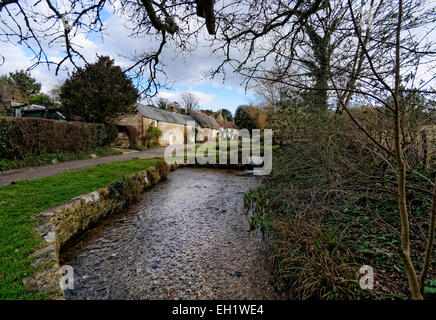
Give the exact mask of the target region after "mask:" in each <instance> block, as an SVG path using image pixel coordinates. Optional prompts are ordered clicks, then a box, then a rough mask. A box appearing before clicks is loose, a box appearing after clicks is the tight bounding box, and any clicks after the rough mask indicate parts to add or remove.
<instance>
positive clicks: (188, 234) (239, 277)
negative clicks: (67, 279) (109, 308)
mask: <svg viewBox="0 0 436 320" xmlns="http://www.w3.org/2000/svg"><path fill="white" fill-rule="evenodd" d="M261 181H262V178H260V177H257V176H253V175H248V174H245V173H244V172H241V171H234V170H216V169H198V168H183V169H178V170H176V171H174V172H170V174H169V176H168V179H167V180H166V181H164V182H162V183H160V184H158V185H157V186H155V187H153V188H152V189H151V190H149V191H147V192H145V193H144V194H143V196H142V198H141V200H140V201H139V202H138V203H135V204H133V205H131V206H129V207H128V208H127V209H126V210H125V211H124V212H122V213H119V214H115V215H112V216H111V217H110V218H108V219H106V220H104V221H103V222H102V223H100V224H99V225H98V226H96V227H95V228H93V229H91V230H89V231H87V232H85V233H84V234H82V235H81V236H80V237H78V238H77V239H76V240H74V241H73V242H72V243H71V244H70V245H69V246H67V247H66V248H64V249H63V250H62V252H61V257H60V260H61V264H62V265H70V266H72V267H73V268H74V279H75V280H74V289H72V290H67V291H66V298H67V299H285V298H286V293H285V291H284V290H283V289H281V286H279V285H277V283H276V282H275V280H274V276H273V275H272V273H271V267H270V262H269V261H268V258H267V257H268V255H267V254H266V248H264V247H265V245H264V242H263V241H262V240H261V237H260V236H259V235H258V233H255V232H250V231H249V229H250V227H249V223H248V218H247V215H246V213H245V209H244V205H243V196H244V193H245V192H247V191H248V190H249V189H251V188H254V187H256V186H257V185H259V184H260V183H261Z"/></svg>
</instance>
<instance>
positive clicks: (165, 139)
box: [162, 133, 167, 141]
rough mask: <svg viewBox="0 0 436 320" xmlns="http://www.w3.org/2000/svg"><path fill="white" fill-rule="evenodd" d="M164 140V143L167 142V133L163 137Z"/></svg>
mask: <svg viewBox="0 0 436 320" xmlns="http://www.w3.org/2000/svg"><path fill="white" fill-rule="evenodd" d="M162 140H163V141H167V134H166V133H164V134H163V135H162Z"/></svg>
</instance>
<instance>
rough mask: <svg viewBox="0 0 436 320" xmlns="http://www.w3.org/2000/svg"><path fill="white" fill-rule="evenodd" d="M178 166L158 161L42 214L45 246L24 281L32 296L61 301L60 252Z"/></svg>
mask: <svg viewBox="0 0 436 320" xmlns="http://www.w3.org/2000/svg"><path fill="white" fill-rule="evenodd" d="M176 167H177V165H171V166H170V165H167V164H166V163H165V162H164V161H159V162H158V163H157V164H156V166H155V167H151V168H148V169H146V170H144V171H142V172H139V173H137V174H133V175H130V176H124V177H123V179H122V180H120V181H116V182H113V183H111V184H110V185H108V186H107V187H105V188H101V189H99V190H97V191H94V192H91V193H88V194H85V195H82V196H78V197H76V198H74V199H72V200H71V201H69V202H68V203H65V204H63V205H60V206H58V207H55V208H51V209H49V210H46V211H44V212H41V213H40V214H39V215H38V216H37V217H36V218H38V219H39V223H38V225H37V226H36V227H35V228H34V231H35V232H36V233H37V234H39V236H40V237H41V238H42V239H43V240H44V242H45V244H46V245H45V246H44V247H43V248H41V249H39V250H37V251H36V252H34V253H33V254H32V256H33V258H34V260H33V262H32V265H33V266H34V267H37V270H38V271H36V272H35V273H33V274H31V275H30V276H28V277H27V278H25V279H24V280H23V282H24V285H25V287H26V289H27V290H28V291H30V292H46V293H49V294H50V295H51V297H52V298H53V299H62V298H63V297H64V292H63V290H62V288H61V285H60V281H61V278H62V274H61V270H60V265H59V251H60V249H61V247H62V246H64V245H65V244H66V243H67V242H68V241H69V240H71V239H72V238H74V237H75V236H77V235H79V234H80V233H82V232H84V231H85V230H87V229H89V228H90V227H92V226H94V225H95V224H97V223H98V222H99V221H101V220H102V219H104V218H105V217H107V216H109V215H111V214H112V213H115V212H117V211H120V210H121V209H122V208H123V207H124V206H126V205H127V204H128V203H129V202H131V201H133V200H136V199H138V198H139V197H140V195H141V193H142V192H143V191H145V190H146V189H148V188H150V187H152V186H153V185H155V184H157V183H158V182H159V181H161V180H162V179H164V178H166V176H167V174H168V171H169V170H174V169H175V168H176Z"/></svg>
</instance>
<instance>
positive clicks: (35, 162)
mask: <svg viewBox="0 0 436 320" xmlns="http://www.w3.org/2000/svg"><path fill="white" fill-rule="evenodd" d="M91 154H95V155H97V156H98V157H107V156H114V155H120V154H122V153H121V152H120V151H117V150H113V149H111V148H110V147H100V148H96V149H93V150H90V151H81V152H76V153H69V152H61V153H43V154H40V155H38V156H35V157H30V158H25V159H18V160H10V159H4V158H0V172H1V171H7V170H12V169H19V168H25V167H36V166H42V165H45V164H50V163H52V162H53V160H55V161H58V162H63V161H71V160H82V159H89V158H90V155H91Z"/></svg>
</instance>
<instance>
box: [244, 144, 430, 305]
mask: <svg viewBox="0 0 436 320" xmlns="http://www.w3.org/2000/svg"><path fill="white" fill-rule="evenodd" d="M313 145H314V144H313V143H295V144H294V145H293V146H288V147H282V148H280V149H278V150H275V151H274V154H273V155H274V156H273V173H272V175H271V176H270V177H268V178H267V180H266V183H265V185H263V186H262V187H260V188H258V189H256V190H252V191H251V192H249V193H248V194H247V195H246V196H245V203H246V205H247V206H249V207H250V206H252V207H253V211H254V215H253V219H252V227H253V228H256V227H260V228H262V229H263V231H264V232H265V235H266V237H267V239H268V241H269V242H270V244H271V247H272V250H273V261H274V265H275V270H276V272H277V275H278V276H280V277H281V278H282V279H283V280H284V281H285V282H286V283H287V284H288V285H289V288H290V290H291V292H292V294H293V297H294V298H297V299H312V298H315V299H365V298H371V299H373V298H376V299H392V298H394V299H405V298H407V297H408V296H409V292H408V285H407V277H406V274H405V272H404V271H403V270H404V268H403V265H402V262H401V258H400V255H399V250H398V247H399V243H400V230H401V229H400V218H399V214H398V210H397V201H396V196H395V194H392V193H390V192H388V191H389V190H392V189H393V190H395V183H392V182H385V183H384V185H383V186H376V185H375V184H373V185H365V184H364V183H363V182H362V181H360V180H358V179H356V178H354V177H353V176H351V175H350V176H347V175H346V174H345V172H334V171H331V170H329V168H327V167H326V166H324V165H323V164H324V163H325V161H323V159H322V157H321V156H320V155H321V153H320V152H319V150H317V149H316V148H314V147H313ZM433 179H434V172H431V171H429V172H419V173H416V172H414V173H411V172H409V173H408V181H413V182H414V184H415V185H419V186H421V187H422V188H427V189H428V188H429V187H430V186H429V181H430V182H431V181H432V180H433ZM385 180H386V181H395V172H392V171H389V170H387V171H386V174H385ZM382 190H386V192H384V191H382ZM430 206H431V195H429V194H426V193H424V192H420V190H408V209H409V212H410V228H411V245H412V259H413V262H414V264H415V267H416V269H417V271H418V272H419V271H420V270H421V263H422V257H423V253H424V248H425V240H426V237H427V232H428V220H429V218H428V215H429V212H430ZM434 257H435V255H434V254H433V262H432V263H431V268H430V272H429V274H428V279H429V280H428V281H427V282H426V287H425V295H426V298H432V297H434V296H433V295H432V292H433V293H434V291H435V289H434V287H435V282H436V280H435V278H436V261H435V258H434ZM364 264H365V265H370V266H372V267H373V268H374V273H375V283H374V290H371V291H369V290H361V289H360V288H359V285H358V279H359V278H360V275H359V269H360V267H361V266H362V265H364ZM432 279H433V280H432Z"/></svg>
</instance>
